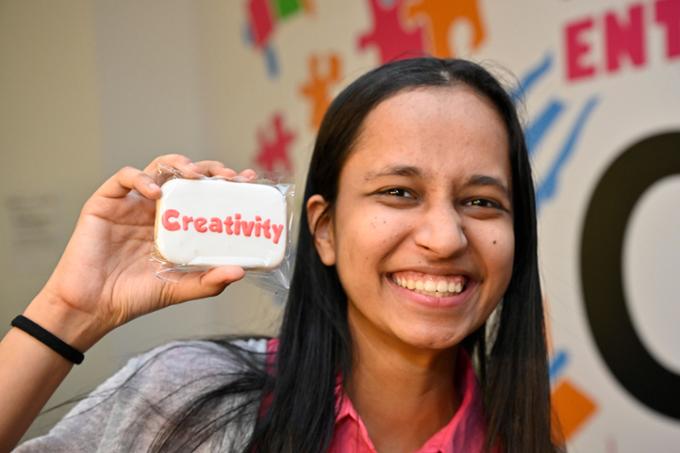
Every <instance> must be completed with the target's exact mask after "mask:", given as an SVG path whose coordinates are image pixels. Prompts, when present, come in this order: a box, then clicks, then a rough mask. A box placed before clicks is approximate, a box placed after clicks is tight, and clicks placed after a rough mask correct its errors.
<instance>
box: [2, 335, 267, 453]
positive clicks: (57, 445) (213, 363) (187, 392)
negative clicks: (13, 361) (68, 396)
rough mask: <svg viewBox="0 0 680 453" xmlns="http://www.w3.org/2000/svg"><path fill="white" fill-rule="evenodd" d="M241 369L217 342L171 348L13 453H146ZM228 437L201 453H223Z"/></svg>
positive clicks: (260, 343) (146, 358) (143, 360)
mask: <svg viewBox="0 0 680 453" xmlns="http://www.w3.org/2000/svg"><path fill="white" fill-rule="evenodd" d="M236 344H238V345H239V346H242V347H244V348H246V349H248V350H250V351H253V352H265V349H266V340H249V341H244V342H237V343H236ZM238 368H239V366H238V365H237V364H236V362H235V361H234V360H233V357H232V356H231V355H230V354H229V353H228V352H227V351H226V350H225V349H224V348H223V347H221V346H219V345H216V344H214V343H211V342H204V341H190V342H173V343H169V344H167V345H164V346H161V347H159V348H156V349H154V350H152V351H149V352H147V353H145V354H143V355H140V356H138V357H135V358H133V359H131V360H130V361H129V362H128V363H127V364H126V365H125V366H124V367H123V368H122V369H121V370H120V371H118V372H117V373H116V374H115V375H114V376H112V377H111V378H109V379H108V380H107V381H106V382H104V383H103V384H102V385H100V386H99V387H98V388H97V389H96V390H95V391H94V392H93V393H91V394H90V395H89V396H87V397H86V398H85V399H83V400H82V401H80V402H79V403H78V404H77V405H76V406H75V407H74V408H73V409H72V410H71V411H70V412H69V413H68V414H67V415H66V416H65V417H64V418H63V419H62V420H61V421H60V422H59V423H57V424H56V425H55V426H54V427H53V428H52V429H51V430H50V432H49V433H48V434H47V435H45V436H42V437H38V438H36V439H32V440H29V441H27V442H25V443H23V444H22V445H20V446H19V447H17V448H16V449H15V450H14V451H15V452H17V453H32V452H55V453H56V452H69V453H73V452H88V453H89V452H118V451H146V450H147V449H148V448H149V446H150V445H151V443H152V442H153V440H154V438H155V436H156V434H157V433H158V432H159V431H160V429H161V427H162V426H163V425H164V423H165V422H166V421H167V420H168V419H169V417H170V416H171V415H172V414H173V413H174V412H175V411H176V410H177V409H179V408H181V407H183V406H184V405H185V404H186V403H188V402H190V401H192V400H193V399H194V398H196V397H197V396H198V395H199V394H201V393H204V392H205V391H207V390H209V389H211V388H214V387H215V386H216V385H219V384H224V383H226V382H228V381H227V380H226V379H229V376H230V373H233V372H234V371H238ZM224 404H227V403H226V402H225V403H224ZM232 404H233V401H232ZM216 410H217V411H219V410H220V408H219V407H217V408H216ZM232 434H233V433H232ZM216 437H220V436H216ZM229 437H230V433H226V432H225V433H222V436H221V438H220V439H216V440H214V441H211V443H210V444H209V445H204V446H203V448H201V449H200V451H215V450H218V449H220V450H221V449H222V448H220V447H218V446H217V445H221V446H224V442H225V441H226V442H228V441H229ZM215 442H217V445H216V444H215Z"/></svg>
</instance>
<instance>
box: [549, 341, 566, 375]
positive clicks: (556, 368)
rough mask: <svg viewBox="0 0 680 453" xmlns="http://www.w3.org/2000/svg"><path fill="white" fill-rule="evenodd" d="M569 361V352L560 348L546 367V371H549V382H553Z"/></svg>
mask: <svg viewBox="0 0 680 453" xmlns="http://www.w3.org/2000/svg"><path fill="white" fill-rule="evenodd" d="M568 363H569V354H568V353H567V351H565V350H564V349H560V350H559V351H557V354H555V357H553V358H552V360H551V361H550V367H549V368H548V373H550V382H555V380H556V379H557V378H558V377H560V375H561V374H562V372H564V368H565V367H566V366H567V364H568Z"/></svg>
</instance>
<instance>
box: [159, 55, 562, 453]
mask: <svg viewBox="0 0 680 453" xmlns="http://www.w3.org/2000/svg"><path fill="white" fill-rule="evenodd" d="M456 85H465V86H467V87H470V88H472V89H474V90H475V91H476V92H478V93H479V94H481V95H483V96H485V97H486V98H488V99H489V100H490V101H491V102H492V103H493V105H494V106H495V108H496V110H497V111H498V113H499V114H500V116H501V117H502V119H503V121H504V124H505V127H506V130H507V134H508V137H509V147H510V149H509V158H510V164H511V169H512V187H513V190H512V204H513V212H514V220H513V222H514V234H515V255H514V263H513V273H512V278H511V280H510V283H509V285H508V288H507V290H506V292H505V294H504V296H503V299H502V301H501V303H500V304H499V308H498V310H499V312H498V316H495V317H493V322H491V323H489V325H488V326H487V325H486V324H485V325H484V326H482V327H481V328H480V329H478V330H477V331H475V332H473V333H472V334H470V335H469V336H468V337H467V338H466V339H465V340H464V342H463V346H464V347H465V348H466V349H467V350H468V351H469V353H470V354H472V355H473V357H474V358H475V363H476V365H477V368H478V376H479V380H480V383H481V388H482V394H483V396H484V407H485V414H486V417H487V443H486V445H487V448H489V449H490V448H491V447H492V446H497V445H500V446H502V449H503V450H504V451H507V452H522V453H529V452H537V453H545V452H551V451H557V450H558V448H557V447H556V446H555V445H554V443H553V442H552V440H551V408H550V388H549V378H548V371H547V370H548V367H547V351H546V342H545V328H544V320H543V306H542V297H541V288H540V281H539V274H538V258H537V232H536V208H535V203H534V186H533V180H532V174H531V167H530V164H529V160H528V153H527V148H526V143H525V140H524V135H523V132H522V127H521V124H520V122H519V120H518V117H517V113H516V110H515V106H514V104H513V102H512V100H511V99H510V97H509V96H508V94H507V92H506V91H505V90H504V89H503V88H502V86H501V85H500V83H499V82H498V81H497V80H496V79H495V78H494V77H493V76H492V75H491V74H490V73H489V72H488V71H486V70H485V69H484V68H482V67H481V66H479V65H477V64H475V63H472V62H469V61H465V60H458V59H437V58H415V59H409V60H401V61H396V62H392V63H389V64H386V65H384V66H381V67H379V68H377V69H375V70H373V71H371V72H369V73H367V74H365V75H363V76H362V77H360V78H359V79H357V80H356V81H354V82H353V83H352V84H350V85H349V86H348V87H347V88H345V89H344V90H343V91H342V92H341V93H340V94H339V95H338V96H337V97H336V99H335V100H334V101H333V102H332V104H331V105H330V107H329V109H328V111H327V112H326V115H325V117H324V119H323V122H322V124H321V127H320V130H319V133H318V136H317V140H316V144H315V147H314V152H313V155H312V159H311V163H310V166H309V172H308V175H307V183H306V186H305V192H304V199H303V200H302V202H303V206H305V203H306V202H307V200H308V199H309V198H310V197H311V196H312V195H314V194H320V195H322V196H323V198H324V199H325V200H326V201H327V202H328V210H327V212H326V213H324V215H328V214H329V213H330V211H331V210H332V209H333V203H334V202H335V200H336V197H337V194H338V181H339V176H340V171H341V169H342V167H343V165H344V163H345V161H346V160H347V158H348V156H349V154H350V153H351V152H352V149H353V146H354V143H355V141H356V140H357V138H358V136H359V134H360V132H361V127H362V125H363V123H364V120H365V118H366V116H367V115H368V114H369V113H370V112H371V111H372V110H373V109H374V108H375V107H376V106H377V105H378V104H380V103H381V102H383V101H384V100H386V99H388V98H389V97H391V96H394V95H395V94H397V93H399V92H402V91H404V90H409V89H416V88H422V87H447V86H456ZM300 221H301V225H300V228H299V237H298V242H297V254H296V261H295V270H294V273H293V277H292V282H291V287H290V292H289V295H288V300H287V304H286V307H285V312H284V317H283V322H282V326H281V331H280V335H279V345H278V351H277V353H276V356H275V358H274V359H273V366H270V367H265V366H263V365H262V363H263V361H246V360H244V368H243V372H241V373H240V374H239V375H237V376H235V377H234V378H233V379H232V380H230V382H228V383H225V384H224V385H221V386H220V387H219V388H217V389H215V390H213V391H211V392H210V393H207V394H205V395H201V396H200V397H199V398H197V399H195V400H194V401H192V403H191V404H190V405H189V406H188V407H186V408H185V409H184V410H183V412H182V413H180V414H179V415H178V416H177V417H176V418H175V419H174V420H172V421H171V423H170V424H169V425H168V427H167V429H164V430H163V431H162V432H161V433H160V434H159V436H157V438H156V442H155V444H154V448H156V449H158V450H159V451H160V450H162V451H167V450H168V449H171V448H172V449H174V448H179V450H184V451H185V450H186V447H187V446H189V445H186V444H181V445H183V446H182V447H178V445H180V444H178V442H177V441H178V440H182V439H184V440H186V439H191V443H192V444H193V446H194V447H195V446H196V445H197V443H200V442H202V441H203V440H205V439H207V438H208V437H209V436H211V435H213V434H216V433H218V432H220V430H223V429H224V427H225V425H228V424H230V423H233V422H234V420H236V419H238V418H239V417H245V415H244V414H245V413H246V412H247V410H248V407H250V409H249V410H250V412H249V413H250V414H251V415H252V413H253V411H254V412H255V413H256V416H255V417H254V423H255V424H254V428H253V429H252V430H251V431H248V432H247V433H246V434H244V436H245V439H244V442H243V444H242V445H241V446H240V447H239V448H240V449H242V450H243V451H248V452H250V451H262V452H303V453H305V452H309V453H312V452H313V453H317V452H321V451H325V450H326V449H327V448H328V447H329V445H330V442H331V439H332V437H333V431H334V423H335V414H336V402H335V385H336V377H337V375H338V373H340V374H341V375H343V376H347V375H349V374H350V373H351V364H352V357H351V352H352V347H351V338H350V330H349V326H348V321H347V301H346V296H345V293H344V291H343V288H342V285H341V284H340V281H339V278H338V275H337V272H336V270H335V267H333V266H325V265H324V264H323V263H322V262H321V260H320V258H319V255H318V253H317V251H316V248H315V246H314V240H313V232H310V229H309V228H307V222H308V218H307V215H306V212H305V210H304V209H303V210H302V216H301V220H300ZM224 345H225V347H226V348H230V343H229V342H224ZM258 364H260V365H258ZM237 394H238V395H243V396H244V399H241V400H240V401H243V403H242V404H240V405H238V408H237V409H235V412H234V413H233V414H231V415H228V416H227V415H224V414H222V415H221V416H220V418H219V419H218V420H216V419H211V420H207V421H205V423H204V426H198V427H197V426H196V425H195V424H192V423H186V422H187V421H188V420H189V419H192V420H195V419H197V418H198V419H200V417H196V416H197V415H200V413H201V411H202V410H204V409H205V408H207V407H211V401H214V400H215V399H218V398H229V397H233V396H234V395H237ZM262 401H266V404H264V405H262V404H261V403H262ZM187 430H190V431H192V432H191V433H187Z"/></svg>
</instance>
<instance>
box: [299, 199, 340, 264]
mask: <svg viewBox="0 0 680 453" xmlns="http://www.w3.org/2000/svg"><path fill="white" fill-rule="evenodd" d="M306 207H307V222H308V223H309V225H308V227H309V232H310V233H311V234H312V237H313V238H314V246H315V247H316V251H317V253H318V254H319V257H320V258H321V262H322V263H323V264H325V265H326V266H333V265H334V264H335V236H334V235H333V221H332V218H331V214H330V212H328V203H327V202H326V200H324V198H323V197H322V196H321V195H318V194H316V195H312V196H311V197H309V200H307V206H306Z"/></svg>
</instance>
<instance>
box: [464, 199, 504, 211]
mask: <svg viewBox="0 0 680 453" xmlns="http://www.w3.org/2000/svg"><path fill="white" fill-rule="evenodd" d="M465 204H467V205H468V206H475V207H478V208H494V209H502V208H503V207H502V206H501V205H500V203H497V202H495V201H492V200H487V199H486V198H474V199H472V200H469V201H467V202H466V203H465Z"/></svg>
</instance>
